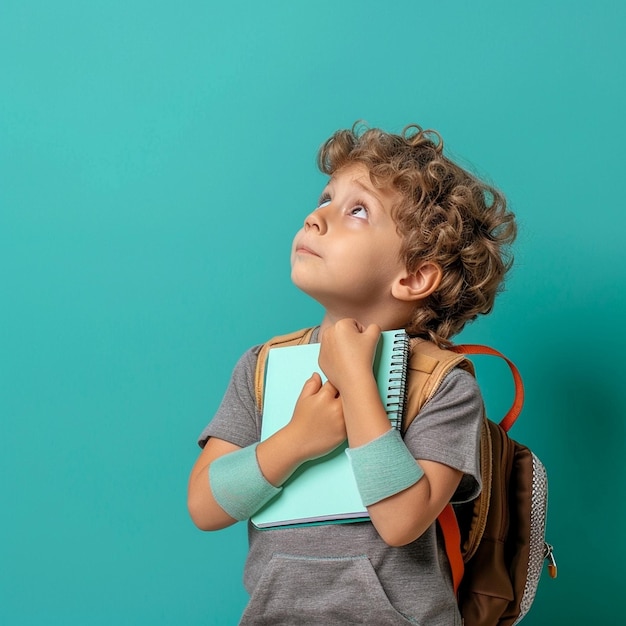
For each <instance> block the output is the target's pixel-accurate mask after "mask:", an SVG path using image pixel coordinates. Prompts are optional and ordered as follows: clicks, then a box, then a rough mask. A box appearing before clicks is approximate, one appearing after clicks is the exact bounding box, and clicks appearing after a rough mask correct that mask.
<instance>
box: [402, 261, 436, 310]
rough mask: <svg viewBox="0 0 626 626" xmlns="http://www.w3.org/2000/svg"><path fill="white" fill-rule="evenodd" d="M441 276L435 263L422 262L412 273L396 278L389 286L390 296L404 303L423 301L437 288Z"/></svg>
mask: <svg viewBox="0 0 626 626" xmlns="http://www.w3.org/2000/svg"><path fill="white" fill-rule="evenodd" d="M442 276H443V272H442V270H441V267H439V265H437V263H433V262H432V261H424V262H423V263H421V264H420V265H419V266H418V267H417V269H416V270H415V271H414V272H411V273H408V272H407V273H405V274H403V275H402V276H400V277H398V279H397V280H396V281H395V282H394V283H393V285H392V286H391V295H392V296H393V297H394V298H396V299H398V300H402V301H404V302H413V301H416V300H424V298H427V297H428V296H429V295H430V294H431V293H433V291H435V290H436V289H437V287H439V284H440V283H441V278H442Z"/></svg>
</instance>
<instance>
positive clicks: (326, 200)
mask: <svg viewBox="0 0 626 626" xmlns="http://www.w3.org/2000/svg"><path fill="white" fill-rule="evenodd" d="M329 204H330V198H329V197H328V196H322V197H321V198H320V199H319V200H318V202H317V208H318V209H321V208H322V207H325V206H328V205H329Z"/></svg>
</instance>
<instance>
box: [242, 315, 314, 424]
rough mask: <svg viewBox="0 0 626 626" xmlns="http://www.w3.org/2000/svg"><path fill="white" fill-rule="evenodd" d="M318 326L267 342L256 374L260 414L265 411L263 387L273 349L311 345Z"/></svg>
mask: <svg viewBox="0 0 626 626" xmlns="http://www.w3.org/2000/svg"><path fill="white" fill-rule="evenodd" d="M315 328H316V326H313V327H311V328H303V329H301V330H297V331H295V332H293V333H288V334H287V335H278V336H277V337H274V338H273V339H270V340H269V341H266V342H265V343H264V344H263V346H262V347H261V350H260V351H259V356H258V357H257V366H256V370H255V372H254V395H255V398H256V405H257V408H258V410H259V413H261V412H262V411H263V387H264V384H265V365H266V363H267V354H268V352H269V351H270V350H271V349H272V348H284V347H286V346H299V345H302V344H306V343H309V342H310V340H311V336H312V335H313V331H314V330H315Z"/></svg>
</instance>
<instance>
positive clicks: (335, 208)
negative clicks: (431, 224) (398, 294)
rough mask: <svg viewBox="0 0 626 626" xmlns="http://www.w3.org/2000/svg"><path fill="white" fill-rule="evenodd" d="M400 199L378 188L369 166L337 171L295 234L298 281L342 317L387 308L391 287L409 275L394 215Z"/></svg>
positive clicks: (293, 262) (293, 261)
mask: <svg viewBox="0 0 626 626" xmlns="http://www.w3.org/2000/svg"><path fill="white" fill-rule="evenodd" d="M399 199H400V194H399V193H398V192H396V191H395V190H393V189H387V188H383V189H379V188H376V187H374V185H373V184H372V182H371V180H370V177H369V171H368V169H367V167H366V166H365V165H363V164H360V163H355V164H351V165H348V166H346V167H344V168H342V169H341V170H339V171H338V172H335V174H334V175H333V177H332V178H331V180H330V181H329V184H328V185H327V186H326V188H325V189H324V192H323V193H322V197H321V199H320V202H319V206H318V207H317V209H315V210H314V211H313V212H312V213H311V214H310V215H308V216H307V218H306V219H305V221H304V225H303V227H302V228H301V229H300V230H299V231H298V232H297V234H296V236H295V238H294V241H293V246H292V252H291V278H292V280H293V282H294V284H295V285H296V286H297V287H299V288H300V289H301V290H302V291H304V292H305V293H307V294H308V295H310V296H311V297H313V298H315V300H317V301H318V302H319V303H320V304H321V305H322V306H324V307H325V308H326V310H327V311H332V312H334V313H335V314H337V315H340V316H350V317H356V318H357V319H359V317H360V316H365V317H367V316H368V314H372V313H375V311H376V310H378V308H380V307H384V306H386V305H387V303H388V302H389V298H391V285H392V284H393V282H394V281H395V280H397V279H398V277H399V276H401V275H403V274H405V273H406V270H405V267H404V263H403V262H402V261H401V260H400V247H401V244H402V239H401V237H400V235H399V234H398V232H397V229H396V224H395V222H394V220H393V218H392V217H391V209H392V207H393V206H394V204H395V203H396V202H397V201H398V200H399Z"/></svg>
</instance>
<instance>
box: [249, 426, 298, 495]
mask: <svg viewBox="0 0 626 626" xmlns="http://www.w3.org/2000/svg"><path fill="white" fill-rule="evenodd" d="M256 455H257V461H258V463H259V467H260V468H261V472H262V473H263V476H265V479H266V480H267V481H268V482H269V483H271V484H272V485H274V486H275V487H280V486H281V485H282V484H283V483H284V482H285V481H286V480H287V479H288V478H289V477H290V476H291V474H293V472H295V471H296V469H298V467H299V466H300V465H302V463H304V462H305V461H306V460H308V459H307V456H306V453H305V451H304V448H303V446H302V445H299V444H298V442H297V441H296V440H295V439H294V437H293V436H292V433H291V432H290V430H289V428H288V427H286V428H281V429H280V430H279V431H277V432H276V433H274V434H273V435H272V436H271V437H268V438H267V439H265V440H264V441H262V442H261V443H259V445H258V446H257V449H256Z"/></svg>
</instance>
